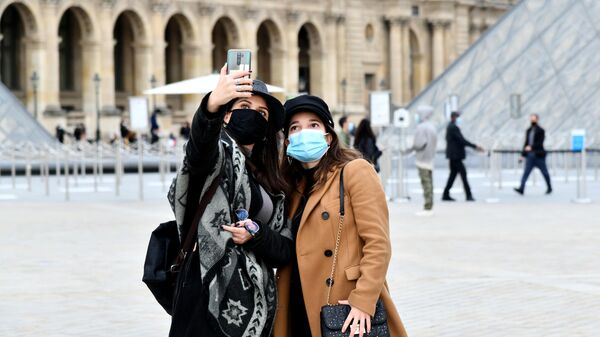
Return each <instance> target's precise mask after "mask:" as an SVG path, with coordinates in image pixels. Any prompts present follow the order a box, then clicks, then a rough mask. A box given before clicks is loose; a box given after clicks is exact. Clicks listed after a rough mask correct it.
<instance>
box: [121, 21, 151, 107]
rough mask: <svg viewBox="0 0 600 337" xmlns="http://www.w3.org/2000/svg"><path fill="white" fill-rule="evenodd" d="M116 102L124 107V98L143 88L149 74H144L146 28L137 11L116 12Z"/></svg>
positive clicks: (125, 99) (137, 92)
mask: <svg viewBox="0 0 600 337" xmlns="http://www.w3.org/2000/svg"><path fill="white" fill-rule="evenodd" d="M113 38H114V41H115V46H114V51H113V55H114V76H115V105H116V107H117V108H118V109H120V110H121V111H124V110H127V105H128V102H127V99H128V97H129V96H133V95H136V94H139V93H141V92H142V90H143V89H144V88H145V87H147V85H146V84H147V82H148V81H149V80H150V78H145V77H144V74H145V73H144V71H143V69H145V67H146V66H147V65H146V64H145V63H144V62H143V61H144V57H143V56H144V55H145V51H144V49H145V48H147V47H145V46H144V45H143V42H144V41H145V30H144V28H143V24H142V22H141V18H140V16H139V15H138V14H136V13H135V12H133V11H131V10H126V11H124V12H123V13H121V14H119V16H118V17H117V20H116V22H115V26H114V29H113Z"/></svg>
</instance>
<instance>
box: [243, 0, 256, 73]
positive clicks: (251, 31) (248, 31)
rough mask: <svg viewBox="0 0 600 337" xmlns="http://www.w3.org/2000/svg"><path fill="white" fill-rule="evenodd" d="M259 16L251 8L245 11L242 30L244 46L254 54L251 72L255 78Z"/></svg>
mask: <svg viewBox="0 0 600 337" xmlns="http://www.w3.org/2000/svg"><path fill="white" fill-rule="evenodd" d="M257 16H258V11H257V10H254V9H250V8H247V7H246V8H245V9H244V23H243V25H244V27H243V28H242V29H243V30H244V31H243V32H242V34H241V35H242V39H241V41H243V43H244V45H245V46H247V48H248V49H250V51H251V52H252V57H251V60H250V62H251V63H252V65H251V70H252V73H253V76H252V77H253V78H255V77H256V76H257V75H258V73H259V72H258V39H257V37H256V34H257V30H258V27H257V26H256V24H257V22H256V18H257Z"/></svg>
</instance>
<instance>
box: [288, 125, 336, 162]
mask: <svg viewBox="0 0 600 337" xmlns="http://www.w3.org/2000/svg"><path fill="white" fill-rule="evenodd" d="M288 140H289V141H290V143H289V144H288V147H287V151H286V152H287V155H288V156H290V157H292V158H294V159H296V160H299V161H301V162H303V163H310V162H313V161H317V160H319V159H321V158H322V157H323V156H324V155H325V153H327V150H328V149H329V145H328V144H327V141H326V140H325V133H324V132H323V131H321V130H302V131H300V132H298V133H294V134H292V135H290V136H289V137H288Z"/></svg>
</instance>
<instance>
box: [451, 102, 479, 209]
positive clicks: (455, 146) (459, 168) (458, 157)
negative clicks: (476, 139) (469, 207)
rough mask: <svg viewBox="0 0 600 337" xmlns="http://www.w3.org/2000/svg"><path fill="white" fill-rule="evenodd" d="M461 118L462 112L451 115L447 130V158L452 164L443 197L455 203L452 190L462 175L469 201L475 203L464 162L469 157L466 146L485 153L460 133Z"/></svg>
mask: <svg viewBox="0 0 600 337" xmlns="http://www.w3.org/2000/svg"><path fill="white" fill-rule="evenodd" d="M459 117H460V112H458V111H453V112H452V113H451V114H450V123H448V128H446V158H448V161H449V163H450V175H449V176H448V182H447V183H446V187H445V188H444V194H443V195H442V200H443V201H455V199H454V198H452V197H451V196H450V189H451V188H452V185H453V184H454V179H456V176H457V175H458V174H460V178H461V179H462V182H463V187H464V189H465V195H466V197H467V201H475V199H474V198H473V193H472V192H471V186H469V181H468V180H467V169H466V168H465V164H464V163H463V160H464V159H465V158H466V157H467V156H466V152H465V147H466V146H469V147H472V148H474V149H476V150H477V151H480V152H483V148H482V147H481V146H479V145H476V144H473V143H471V142H469V141H468V140H466V139H465V137H463V135H462V132H460V128H459V127H458V124H459V122H458V119H459Z"/></svg>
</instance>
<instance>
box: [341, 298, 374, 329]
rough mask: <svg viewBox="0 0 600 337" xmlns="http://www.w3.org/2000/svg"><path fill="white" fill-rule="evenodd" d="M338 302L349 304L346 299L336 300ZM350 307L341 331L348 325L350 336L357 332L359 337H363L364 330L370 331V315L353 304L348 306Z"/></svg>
mask: <svg viewBox="0 0 600 337" xmlns="http://www.w3.org/2000/svg"><path fill="white" fill-rule="evenodd" d="M338 303H339V304H346V305H350V303H348V301H338ZM350 308H352V309H351V310H350V313H349V314H348V317H347V318H346V321H345V322H344V326H342V333H346V330H347V329H348V327H350V336H354V334H355V333H358V336H359V337H363V334H364V333H365V331H366V332H367V333H371V316H369V314H367V313H366V312H363V311H361V310H360V309H357V308H355V307H353V306H350ZM365 328H366V329H365Z"/></svg>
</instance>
